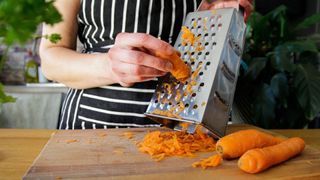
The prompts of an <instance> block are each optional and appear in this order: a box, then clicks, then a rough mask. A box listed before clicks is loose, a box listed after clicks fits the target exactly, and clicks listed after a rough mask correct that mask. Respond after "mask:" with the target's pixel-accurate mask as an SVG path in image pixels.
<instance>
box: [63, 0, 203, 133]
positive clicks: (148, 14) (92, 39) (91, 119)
mask: <svg viewBox="0 0 320 180" xmlns="http://www.w3.org/2000/svg"><path fill="white" fill-rule="evenodd" d="M199 4H200V0H100V1H95V0H82V1H81V8H80V11H79V16H78V20H79V32H78V34H79V39H80V40H81V41H82V43H83V44H84V47H85V53H97V52H99V53H105V52H107V51H108V49H109V48H110V47H112V45H113V43H114V39H115V37H116V35H117V34H118V33H120V32H143V33H148V34H151V35H153V36H155V37H160V38H161V39H162V40H164V41H167V42H169V43H171V44H173V43H174V42H175V40H176V38H177V36H178V34H179V31H180V28H181V26H182V24H183V19H184V17H185V16H186V15H187V13H188V12H191V11H195V10H196V9H197V6H198V5H199ZM102 17H103V18H102ZM156 84H157V81H149V82H144V83H137V84H135V85H134V86H133V87H130V88H124V87H121V86H119V85H116V84H115V85H112V86H105V87H98V88H92V89H85V90H75V89H70V90H69V91H68V94H67V97H66V98H65V102H64V105H63V107H62V110H61V118H60V119H61V120H60V123H59V128H60V129H88V128H114V127H115V128H117V127H119V128H120V127H150V126H151V127H152V126H159V125H158V124H156V123H155V122H153V121H151V120H149V119H147V118H146V117H145V115H144V114H143V113H144V112H145V110H146V108H147V106H148V103H149V101H150V99H151V97H152V94H153V92H154V89H155V87H156Z"/></svg>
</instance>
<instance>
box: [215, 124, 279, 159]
mask: <svg viewBox="0 0 320 180" xmlns="http://www.w3.org/2000/svg"><path fill="white" fill-rule="evenodd" d="M282 141H283V139H280V138H277V137H274V136H272V135H270V134H267V133H264V132H262V131H259V130H255V129H247V130H241V131H237V132H235V133H232V134H229V135H227V136H224V137H222V138H221V139H219V141H218V142H217V147H216V149H217V152H218V153H219V154H221V155H222V157H223V158H224V159H233V158H238V157H240V156H242V155H243V154H244V153H245V152H246V151H248V150H250V149H254V148H263V147H267V146H272V145H275V144H279V143H280V142H282Z"/></svg>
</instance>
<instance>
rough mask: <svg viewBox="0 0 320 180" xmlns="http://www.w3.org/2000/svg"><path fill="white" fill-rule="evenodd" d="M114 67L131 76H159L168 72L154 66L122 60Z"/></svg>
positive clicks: (119, 71)
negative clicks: (123, 61)
mask: <svg viewBox="0 0 320 180" xmlns="http://www.w3.org/2000/svg"><path fill="white" fill-rule="evenodd" d="M112 69H113V71H115V72H117V73H118V74H127V75H129V76H139V77H158V76H163V75H165V74H166V72H163V71H159V70H157V69H154V68H150V67H146V66H141V65H136V64H129V63H122V62H120V63H118V64H117V65H116V66H114V67H112Z"/></svg>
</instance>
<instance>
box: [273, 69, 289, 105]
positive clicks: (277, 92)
mask: <svg viewBox="0 0 320 180" xmlns="http://www.w3.org/2000/svg"><path fill="white" fill-rule="evenodd" d="M270 87H271V90H272V92H273V94H274V96H275V97H276V98H278V99H279V100H280V102H281V103H282V104H284V105H286V99H287V96H288V93H289V88H288V80H287V76H286V74H285V73H277V74H275V75H274V76H273V77H272V79H271V82H270Z"/></svg>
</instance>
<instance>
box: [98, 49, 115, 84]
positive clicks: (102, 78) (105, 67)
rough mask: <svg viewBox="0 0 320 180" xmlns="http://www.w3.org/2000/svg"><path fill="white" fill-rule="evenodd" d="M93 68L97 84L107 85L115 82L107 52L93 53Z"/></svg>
mask: <svg viewBox="0 0 320 180" xmlns="http://www.w3.org/2000/svg"><path fill="white" fill-rule="evenodd" d="M94 55H95V58H94V63H93V64H94V68H93V71H95V72H94V73H95V74H96V78H95V79H96V80H97V81H98V82H97V83H98V84H101V85H109V84H114V83H117V81H116V78H115V76H114V75H113V72H112V70H111V64H110V58H109V55H108V53H99V54H94Z"/></svg>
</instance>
